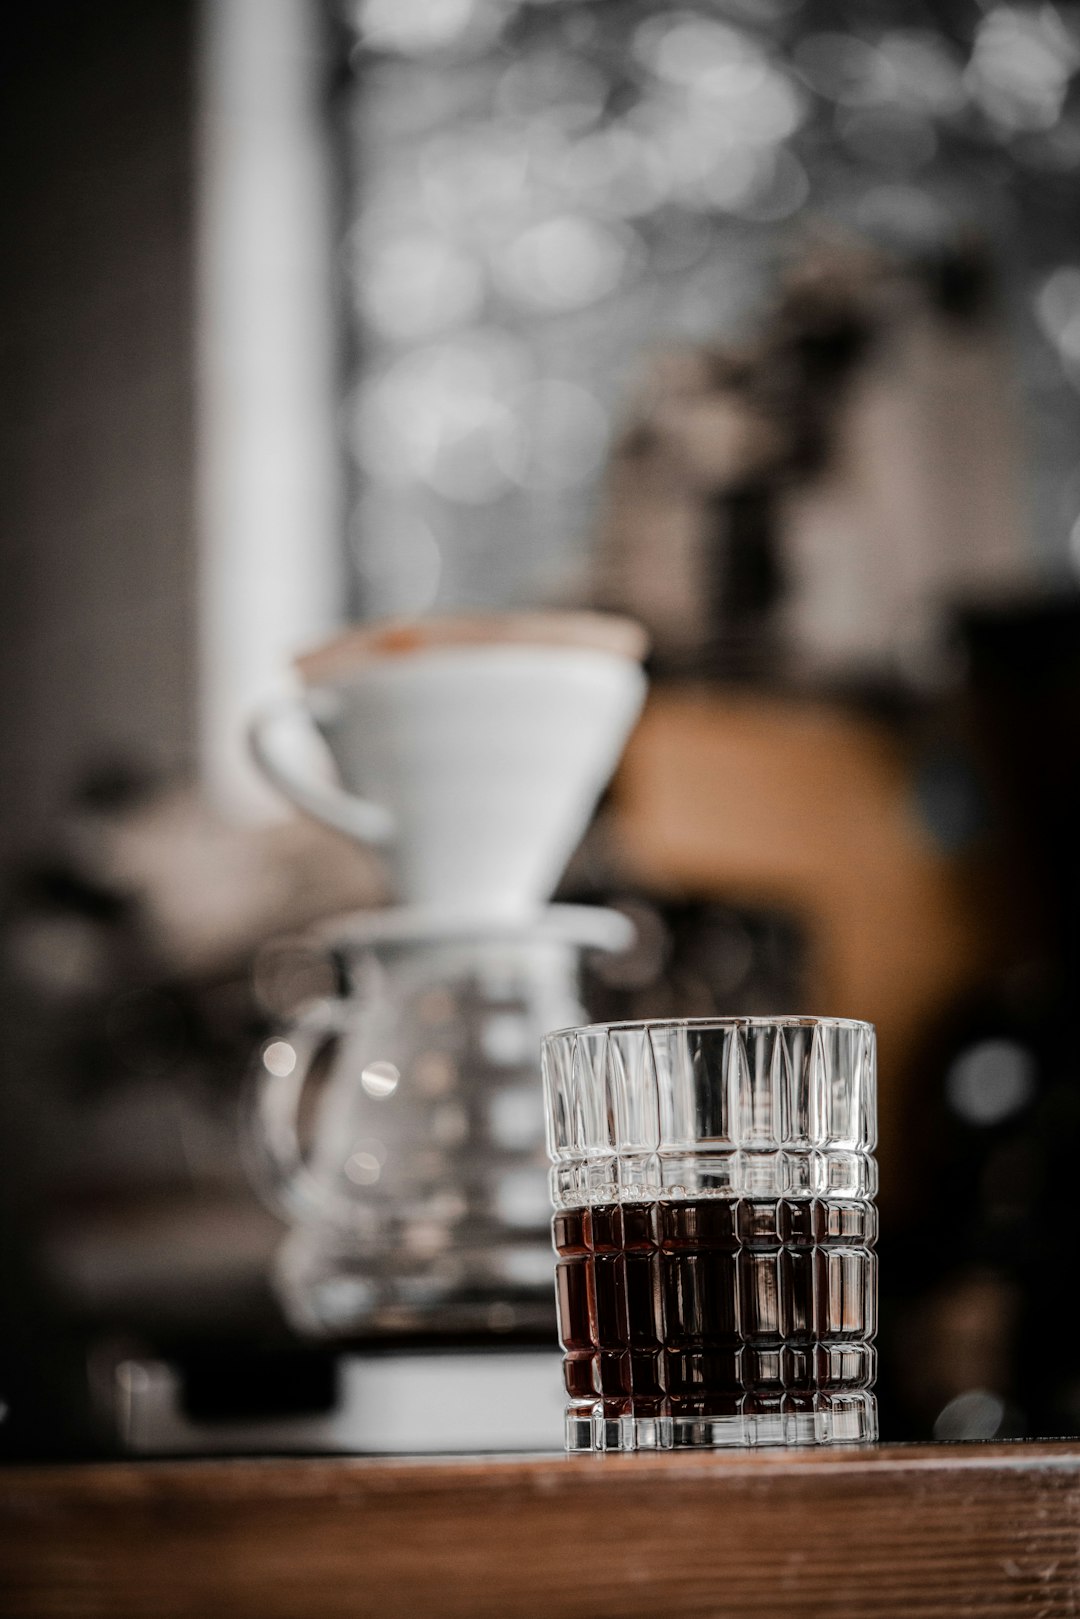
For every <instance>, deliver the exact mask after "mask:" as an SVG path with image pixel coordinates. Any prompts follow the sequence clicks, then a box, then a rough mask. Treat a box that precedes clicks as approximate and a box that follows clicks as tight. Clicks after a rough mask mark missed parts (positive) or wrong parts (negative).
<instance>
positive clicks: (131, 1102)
mask: <svg viewBox="0 0 1080 1619" xmlns="http://www.w3.org/2000/svg"><path fill="white" fill-rule="evenodd" d="M377 892H378V890H377V886H376V879H375V877H374V872H373V868H372V867H370V866H367V865H365V864H364V862H363V861H362V860H361V859H360V858H359V857H357V856H353V855H351V854H348V855H346V853H344V852H343V851H341V850H339V849H338V848H337V846H336V844H335V843H334V842H333V840H332V839H330V838H329V837H328V836H326V835H324V834H322V833H320V832H319V831H318V830H317V829H313V828H310V827H309V826H308V825H307V824H306V823H300V822H296V823H287V824H281V825H275V826H271V827H267V828H263V829H261V830H257V829H247V830H244V829H240V828H235V827H230V826H228V825H226V824H225V823H223V822H221V821H219V820H218V819H217V818H216V817H215V816H214V815H213V814H211V813H210V812H209V811H208V810H207V809H206V808H205V806H204V805H202V804H201V803H200V801H199V800H198V799H197V797H196V796H195V795H194V794H192V793H190V792H188V791H187V790H186V789H177V788H175V787H173V786H171V785H168V784H165V783H161V782H159V781H156V780H155V779H153V777H152V775H150V774H148V773H147V772H145V771H143V770H141V769H139V768H137V767H135V766H131V765H128V764H126V763H124V762H112V761H108V762H103V763H102V765H101V766H100V767H98V768H96V769H94V770H93V771H91V772H89V773H88V774H87V776H86V777H85V779H84V781H83V782H82V783H81V784H80V786H79V788H78V790H77V792H76V794H75V795H74V798H73V802H72V804H71V805H70V806H69V808H68V810H67V812H66V813H65V814H64V815H62V816H61V817H58V818H57V820H56V822H55V823H54V825H53V827H52V829H51V836H46V835H44V834H43V835H42V839H41V852H40V854H39V855H38V856H37V857H36V858H35V857H31V856H27V857H25V858H24V859H23V860H22V861H20V862H19V863H17V864H16V865H14V867H13V868H12V870H11V871H10V872H9V874H8V877H7V882H6V889H5V891H4V892H3V893H2V895H0V1019H2V1022H3V1027H4V1046H3V1063H2V1075H0V1122H2V1125H3V1136H4V1140H5V1167H4V1174H3V1177H2V1191H0V1204H2V1212H3V1217H4V1225H5V1237H6V1240H5V1242H4V1243H3V1244H0V1248H2V1251H3V1256H4V1257H3V1260H2V1261H0V1303H2V1307H3V1310H4V1313H5V1316H6V1317H8V1318H10V1319H11V1320H12V1321H13V1322H15V1323H17V1326H16V1327H14V1328H13V1329H12V1330H11V1332H9V1333H8V1334H7V1335H6V1338H5V1341H4V1343H3V1344H2V1345H0V1399H2V1400H3V1402H4V1403H5V1404H6V1405H7V1407H8V1414H7V1421H6V1422H5V1423H3V1424H0V1449H2V1450H5V1451H7V1452H8V1453H15V1454H44V1453H47V1452H50V1451H55V1452H57V1453H61V1454H62V1453H65V1452H68V1453H70V1452H71V1451H82V1450H86V1449H88V1448H94V1447H95V1446H100V1445H107V1444H108V1443H110V1421H109V1418H108V1415H107V1413H106V1412H104V1411H103V1410H101V1409H100V1407H99V1405H98V1403H97V1402H96V1398H95V1395H94V1388H93V1382H94V1379H93V1375H92V1364H93V1362H94V1358H95V1356H96V1355H97V1353H98V1348H99V1346H100V1345H101V1344H102V1343H105V1344H107V1343H108V1342H110V1341H112V1340H113V1339H115V1338H116V1337H117V1336H119V1337H120V1338H122V1339H125V1340H129V1341H130V1342H131V1343H132V1344H133V1345H134V1346H137V1347H142V1348H144V1349H148V1350H150V1351H156V1352H166V1351H168V1350H170V1349H172V1348H173V1347H175V1346H176V1345H178V1344H185V1345H189V1346H197V1344H198V1341H199V1339H200V1337H201V1336H203V1335H206V1334H209V1335H210V1336H212V1337H213V1338H214V1339H215V1340H217V1341H227V1339H228V1336H229V1334H232V1335H234V1336H235V1337H236V1338H238V1339H240V1340H242V1341H250V1340H251V1339H252V1338H254V1339H255V1340H260V1339H263V1340H269V1341H271V1342H272V1341H273V1340H274V1339H275V1338H282V1337H284V1327H283V1324H282V1322H281V1319H280V1316H279V1314H278V1312H277V1310H276V1308H275V1306H274V1304H273V1301H272V1299H271V1295H270V1291H269V1286H268V1282H267V1280H266V1272H267V1268H268V1265H269V1260H270V1255H271V1252H272V1248H273V1243H274V1240H275V1237H276V1234H277V1228H276V1225H275V1223H274V1222H273V1220H272V1219H271V1218H270V1216H269V1215H268V1214H266V1213H265V1212H264V1211H263V1210H261V1209H260V1207H259V1205H258V1203H257V1201H256V1199H255V1197H254V1194H253V1193H252V1191H251V1189H250V1186H249V1184H248V1181H247V1177H246V1174H245V1172H244V1168H243V1165H242V1163H241V1158H240V1149H239V1140H238V1130H237V1115H238V1098H239V1092H240V1088H241V1086H242V1083H243V1079H244V1076H245V1074H246V1072H247V1069H248V1066H249V1063H250V1061H251V1053H252V1050H253V1048H254V1047H255V1046H256V1045H257V1044H258V1041H259V1040H260V1038H261V1037H262V1036H263V1034H264V1033H265V1032H266V1030H267V1029H268V1028H269V1026H270V1020H271V1018H273V1017H277V1016H281V1015H283V1014H284V1013H286V1012H288V1011H289V1010H291V1008H292V1007H293V1006H295V1004H297V1001H298V1000H299V999H301V998H303V997H304V996H306V995H308V994H310V993H311V991H312V988H313V987H314V985H315V984H316V983H317V979H316V978H315V977H314V976H313V967H312V963H311V962H310V961H307V960H298V959H296V958H295V957H293V958H287V957H286V954H285V953H284V952H283V951H281V950H278V951H276V952H273V951H269V950H267V951H264V950H263V949H262V945H263V941H264V940H265V939H266V938H267V937H268V936H272V935H275V934H279V933H290V932H292V931H293V930H294V929H295V928H296V927H297V926H299V925H301V924H303V923H306V922H309V921H311V920H312V919H314V918H315V917H318V916H321V915H324V914H325V913H326V912H327V911H328V910H331V909H333V908H334V907H335V906H336V905H340V904H342V903H348V902H349V900H350V899H351V900H352V901H353V902H354V903H358V902H360V901H361V900H362V899H368V900H370V899H371V898H372V897H374V895H375V894H376V893H377ZM271 957H273V960H271ZM253 962H254V963H255V964H256V971H255V972H254V973H253V971H252V963H253Z"/></svg>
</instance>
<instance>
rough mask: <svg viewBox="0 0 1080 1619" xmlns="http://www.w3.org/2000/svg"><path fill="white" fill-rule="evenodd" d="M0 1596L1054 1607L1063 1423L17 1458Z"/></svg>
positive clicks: (727, 1615)
mask: <svg viewBox="0 0 1080 1619" xmlns="http://www.w3.org/2000/svg"><path fill="white" fill-rule="evenodd" d="M0 1611H2V1612H3V1613H4V1614H5V1615H17V1616H18V1619H38V1616H44V1615H50V1616H55V1615H65V1616H66V1615H79V1616H80V1619H89V1616H98V1615H100V1616H103V1619H104V1616H108V1619H135V1616H138V1619H147V1616H149V1615H153V1616H155V1619H157V1616H162V1619H173V1616H181V1615H183V1616H185V1619H187V1616H192V1615H199V1616H202V1615H207V1616H215V1619H216V1616H223V1619H224V1616H229V1619H233V1616H236V1619H248V1616H250V1619H285V1616H288V1619H293V1616H296V1619H358V1616H366V1615H371V1616H373V1619H374V1616H375V1615H378V1616H380V1619H399V1616H401V1619H418V1616H423V1615H446V1616H453V1619H458V1616H461V1619H466V1616H468V1619H514V1616H519V1615H521V1616H526V1615H527V1616H537V1619H691V1616H693V1619H706V1616H707V1619H791V1616H794V1615H808V1616H811V1615H812V1616H817V1615H821V1616H822V1619H824V1616H825V1615H828V1616H829V1619H923V1616H930V1615H933V1616H935V1619H964V1616H966V1615H979V1616H983V1615H995V1614H1014V1613H1015V1614H1026V1615H1028V1616H1029V1619H1036V1616H1038V1619H1051V1616H1057V1615H1075V1614H1078V1613H1080V1443H1074V1442H1069V1443H1066V1442H1061V1443H1054V1444H1039V1445H1027V1444H1024V1445H986V1446H949V1447H941V1446H912V1447H900V1448H881V1449H875V1450H869V1451H863V1452H856V1451H843V1450H838V1451H831V1452H819V1453H814V1452H810V1451H803V1452H788V1453H773V1454H761V1455H755V1454H752V1453H740V1454H739V1455H737V1456H716V1455H703V1456H690V1457H685V1458H684V1457H680V1456H670V1455H668V1456H657V1457H619V1456H607V1457H596V1458H591V1457H584V1458H573V1459H569V1458H564V1457H538V1458H529V1457H522V1458H516V1457H506V1458H453V1459H446V1460H340V1459H335V1460H318V1461H306V1460H290V1461H277V1460H261V1461H224V1462H221V1461H215V1462H168V1463H123V1464H115V1465H105V1466H89V1467H81V1468H80V1467H67V1468H34V1469H21V1470H16V1469H12V1470H9V1471H7V1472H5V1473H3V1474H0Z"/></svg>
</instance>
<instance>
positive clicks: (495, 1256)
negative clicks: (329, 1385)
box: [252, 906, 630, 1337]
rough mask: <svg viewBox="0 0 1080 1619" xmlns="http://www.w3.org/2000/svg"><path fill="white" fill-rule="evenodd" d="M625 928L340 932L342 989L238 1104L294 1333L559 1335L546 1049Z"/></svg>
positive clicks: (559, 910) (387, 923) (596, 916)
mask: <svg viewBox="0 0 1080 1619" xmlns="http://www.w3.org/2000/svg"><path fill="white" fill-rule="evenodd" d="M629 933H630V929H629V924H628V923H627V922H626V919H625V918H624V917H622V916H619V915H617V914H615V913H612V912H607V911H601V910H598V909H593V908H585V907H573V906H550V907H548V908H546V909H545V910H542V911H539V912H537V913H534V914H533V915H531V916H530V917H528V918H526V919H521V920H507V921H502V922H487V923H483V924H481V923H474V924H470V923H467V922H462V921H457V922H453V921H450V922H446V923H444V924H442V925H438V924H435V923H433V922H432V921H431V919H430V918H428V919H426V920H425V919H424V918H423V917H422V916H419V915H418V913H414V912H408V911H385V912H381V913H373V914H371V915H369V916H365V917H362V918H357V919H353V920H352V921H351V922H349V923H343V924H341V926H340V928H339V930H338V931H337V933H336V935H335V936H334V937H333V938H332V939H330V940H328V941H327V948H328V949H329V951H330V953H331V957H332V960H333V962H334V964H335V968H336V974H337V978H338V982H339V984H340V993H339V994H338V995H337V996H335V997H333V998H329V999H326V1000H320V1001H317V1002H312V1003H310V1004H309V1005H308V1006H306V1007H305V1008H303V1009H302V1010H301V1011H300V1013H299V1014H298V1015H297V1016H296V1018H295V1020H294V1022H293V1023H292V1024H291V1026H289V1027H288V1028H286V1029H284V1030H282V1031H281V1032H280V1033H279V1034H277V1035H275V1036H274V1037H273V1038H272V1039H270V1040H268V1041H267V1042H266V1044H265V1045H264V1047H263V1049H262V1052H261V1055H260V1061H259V1068H258V1074H257V1085H256V1091H255V1097H256V1099H255V1105H254V1108H253V1110H252V1120H253V1125H254V1129H253V1141H254V1146H255V1158H256V1163H257V1169H258V1175H259V1178H260V1180H261V1181H262V1183H263V1185H264V1186H265V1187H266V1188H267V1189H268V1190H269V1193H270V1196H271V1200H272V1202H273V1203H274V1205H275V1207H276V1208H277V1209H278V1210H279V1212H281V1213H283V1214H284V1215H285V1217H286V1218H287V1219H288V1221H289V1222H290V1225H291V1231H290V1232H289V1234H288V1236H287V1237H286V1239H285V1241H284V1243H283V1244H282V1247H281V1249H280V1251H279V1254H278V1260H277V1265H276V1275H275V1281H276V1286H277V1290H278V1293H279V1297H280V1299H281V1301H282V1304H283V1306H284V1309H285V1311H286V1314H287V1315H288V1317H289V1318H290V1320H291V1321H292V1323H293V1324H294V1325H295V1326H296V1327H297V1328H298V1329H299V1330H301V1331H302V1332H305V1333H307V1334H313V1335H318V1336H329V1337H366V1336H383V1335H388V1334H392V1335H399V1334H406V1335H408V1334H419V1335H428V1334H475V1333H477V1332H479V1333H481V1334H483V1333H487V1332H519V1333H535V1332H544V1331H547V1330H551V1331H552V1332H554V1312H553V1303H552V1296H551V1247H550V1227H549V1204H548V1181H547V1166H546V1157H545V1150H544V1110H543V1099H542V1092H541V1084H540V1074H539V1052H540V1041H541V1037H542V1036H543V1034H544V1033H545V1032H546V1031H547V1030H549V1029H551V1028H558V1027H563V1026H565V1025H567V1024H568V1023H574V1022H580V1021H581V1017H582V1012H581V1004H580V998H579V968H580V961H581V956H582V952H583V950H585V949H589V948H592V949H609V950H610V949H619V948H623V947H624V946H625V945H626V943H627V942H628V938H629Z"/></svg>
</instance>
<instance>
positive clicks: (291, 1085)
mask: <svg viewBox="0 0 1080 1619" xmlns="http://www.w3.org/2000/svg"><path fill="white" fill-rule="evenodd" d="M345 1025H346V1014H345V1009H344V1007H343V1005H342V1003H341V1002H340V1001H335V1000H324V1001H312V1002H311V1003H310V1004H309V1005H307V1006H306V1007H304V1008H303V1009H302V1010H301V1012H300V1013H299V1015H298V1017H297V1018H296V1020H295V1021H294V1022H293V1023H292V1024H291V1025H290V1027H289V1028H288V1029H287V1030H285V1031H284V1032H283V1033H282V1034H279V1035H276V1036H273V1037H271V1038H270V1039H269V1040H267V1041H266V1043H265V1045H264V1046H263V1048H262V1053H261V1056H260V1059H259V1063H258V1067H257V1069H256V1073H255V1081H254V1087H253V1092H252V1094H251V1102H250V1117H249V1121H248V1123H249V1129H248V1131H247V1141H248V1146H249V1149H250V1158H251V1162H250V1164H249V1168H250V1170H251V1172H252V1175H253V1178H254V1180H255V1182H256V1184H257V1185H259V1186H260V1187H261V1189H262V1190H263V1192H264V1194H265V1195H266V1198H267V1201H268V1202H269V1203H270V1204H271V1205H272V1206H273V1207H274V1208H275V1209H276V1210H277V1212H278V1213H279V1214H282V1213H283V1214H285V1215H286V1216H287V1217H288V1218H290V1219H300V1220H311V1219H313V1218H314V1219H317V1220H325V1219H327V1218H328V1217H330V1218H333V1217H334V1216H335V1215H339V1216H340V1215H344V1216H345V1217H347V1216H348V1207H347V1202H348V1200H347V1199H344V1198H342V1197H341V1196H340V1195H339V1194H335V1193H334V1192H333V1191H332V1190H330V1189H329V1188H328V1187H326V1186H324V1185H323V1183H322V1182H321V1181H320V1180H319V1179H318V1177H317V1176H315V1175H313V1174H312V1172H311V1170H310V1168H309V1167H308V1163H307V1160H306V1159H305V1157H304V1150H303V1147H302V1145H301V1142H300V1131H299V1118H300V1105H301V1102H302V1099H303V1095H304V1089H305V1086H306V1085H307V1082H308V1079H309V1078H310V1075H311V1072H312V1069H313V1068H314V1066H315V1063H316V1060H317V1059H318V1056H319V1054H320V1052H321V1051H322V1050H323V1049H324V1047H325V1046H327V1045H328V1044H329V1042H330V1041H332V1040H337V1039H340V1037H341V1036H342V1035H343V1034H344V1032H345Z"/></svg>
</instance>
